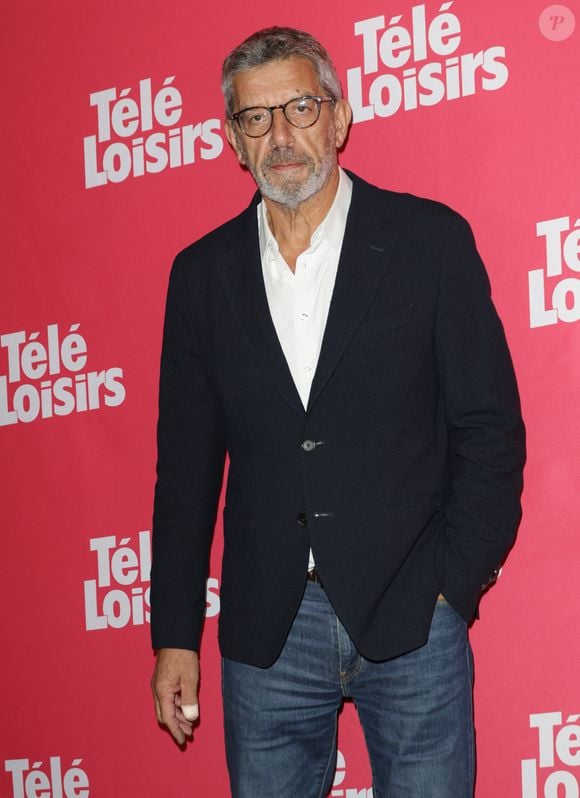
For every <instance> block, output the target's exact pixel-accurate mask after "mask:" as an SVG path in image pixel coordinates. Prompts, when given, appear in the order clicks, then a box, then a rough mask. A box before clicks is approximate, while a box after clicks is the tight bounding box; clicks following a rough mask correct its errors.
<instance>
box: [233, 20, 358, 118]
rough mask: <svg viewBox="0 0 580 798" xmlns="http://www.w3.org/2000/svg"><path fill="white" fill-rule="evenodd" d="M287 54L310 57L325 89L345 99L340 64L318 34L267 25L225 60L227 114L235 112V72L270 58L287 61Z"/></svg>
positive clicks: (289, 55) (335, 97)
mask: <svg viewBox="0 0 580 798" xmlns="http://www.w3.org/2000/svg"><path fill="white" fill-rule="evenodd" d="M287 58H307V59H308V60H309V61H310V62H311V64H312V66H313V67H314V69H315V70H316V75H317V77H318V80H319V82H320V85H321V86H322V88H323V89H324V91H325V92H327V93H328V94H329V95H330V96H331V97H332V98H333V99H335V100H340V99H341V97H342V89H341V86H340V80H339V79H338V75H337V72H336V68H335V66H334V64H333V63H332V59H331V58H330V56H329V55H328V52H327V51H326V50H325V48H324V47H323V46H322V45H321V44H320V42H319V41H317V40H316V39H315V38H314V36H311V34H310V33H306V32H305V31H302V30H296V29H295V28H279V27H273V28H264V30H260V31H257V32H256V33H253V34H252V35H251V36H249V37H248V38H247V39H246V40H245V41H243V42H242V43H241V44H239V45H238V46H237V47H236V48H234V49H233V50H232V52H231V53H230V54H229V55H228V57H227V58H226V60H225V61H224V63H223V67H222V92H223V95H224V100H225V104H226V116H227V117H230V116H231V115H232V114H233V112H234V89H233V86H232V78H233V77H234V75H237V74H238V73H239V72H244V71H245V70H247V69H252V68H253V67H257V66H262V64H267V63H268V62H270V61H283V60H285V59H287Z"/></svg>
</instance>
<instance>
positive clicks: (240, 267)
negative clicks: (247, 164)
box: [219, 198, 305, 415]
mask: <svg viewBox="0 0 580 798" xmlns="http://www.w3.org/2000/svg"><path fill="white" fill-rule="evenodd" d="M256 204H257V203H256V198H254V201H253V202H252V204H251V205H250V207H249V208H248V209H247V210H246V211H245V212H244V213H243V214H242V215H241V216H240V217H239V221H240V230H239V233H238V235H236V236H235V239H234V240H233V241H232V249H231V250H230V252H229V253H228V255H227V256H226V257H225V258H223V259H222V261H221V262H220V264H219V267H220V273H221V277H222V282H223V286H224V289H225V292H226V294H227V296H228V299H229V301H230V304H231V307H232V310H233V312H234V315H235V316H236V317H237V320H238V323H239V324H240V327H241V328H242V329H243V331H244V332H245V333H246V335H247V336H248V338H249V340H250V343H251V345H252V347H253V349H254V352H255V354H256V356H257V358H258V360H259V361H260V363H261V364H262V367H263V369H264V371H265V372H266V374H267V375H268V377H269V378H270V380H271V381H272V382H273V384H274V386H275V387H276V389H277V390H278V391H279V393H280V394H281V396H282V397H283V398H284V399H285V400H286V402H287V403H288V404H289V405H290V407H292V409H293V410H294V411H295V412H296V413H298V414H299V415H304V413H305V410H304V406H303V404H302V401H301V399H300V396H299V394H298V391H297V390H296V386H295V385H294V380H293V379H292V375H291V374H290V369H289V368H288V363H287V362H286V358H285V356H284V352H283V351H282V347H281V346H280V341H279V340H278V335H277V333H276V328H275V327H274V322H273V321H272V316H271V314H270V308H269V307H268V299H267V297H266V288H265V286H264V278H263V275H262V264H261V260H260V245H259V241H258V225H257V221H256Z"/></svg>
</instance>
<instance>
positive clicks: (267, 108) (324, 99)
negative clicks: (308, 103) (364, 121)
mask: <svg viewBox="0 0 580 798" xmlns="http://www.w3.org/2000/svg"><path fill="white" fill-rule="evenodd" d="M300 100H314V101H315V103H316V110H317V114H316V119H314V120H313V121H312V122H309V123H308V124H307V125H302V126H301V125H297V124H296V123H295V122H293V121H292V120H291V119H288V117H287V116H286V108H287V106H289V105H290V104H291V103H295V102H296V101H300ZM335 102H336V100H335V98H334V97H316V96H314V95H313V94H304V95H303V96H302V97H292V99H291V100H288V102H286V103H280V104H279V105H250V106H249V107H248V108H242V109H241V111H237V112H236V113H235V114H232V115H231V116H230V117H229V118H230V120H231V121H232V122H234V121H235V122H237V123H238V127H239V128H240V130H241V131H242V133H243V134H244V136H248V138H251V139H260V138H262V136H265V135H266V134H267V133H269V132H270V130H271V129H272V125H273V124H274V111H276V110H277V109H278V108H279V109H280V110H281V111H282V113H283V114H284V119H285V120H286V121H287V122H288V124H290V125H292V127H295V128H297V129H298V130H307V129H308V128H309V127H312V126H313V125H315V124H316V123H317V122H318V120H319V119H320V109H321V108H322V103H335ZM257 110H262V111H269V113H270V124H269V125H268V127H267V128H266V130H265V131H264V132H263V133H259V134H258V135H253V134H252V133H248V132H247V131H245V130H244V128H243V127H242V123H241V122H240V116H241V115H242V114H245V113H246V112H247V111H257Z"/></svg>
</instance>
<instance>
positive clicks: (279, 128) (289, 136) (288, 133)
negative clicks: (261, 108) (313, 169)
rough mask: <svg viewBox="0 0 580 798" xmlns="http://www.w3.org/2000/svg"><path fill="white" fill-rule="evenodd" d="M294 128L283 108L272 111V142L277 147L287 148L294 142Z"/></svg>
mask: <svg viewBox="0 0 580 798" xmlns="http://www.w3.org/2000/svg"><path fill="white" fill-rule="evenodd" d="M293 130H294V128H293V127H292V125H291V124H290V122H289V121H288V120H287V119H286V117H285V116H284V112H283V111H282V109H281V108H276V109H275V110H274V111H272V127H271V128H270V141H271V142H272V144H274V145H275V146H276V147H283V146H287V145H288V144H290V143H292V142H293V141H294V133H293V132H292V131H293Z"/></svg>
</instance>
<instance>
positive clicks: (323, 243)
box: [258, 169, 352, 568]
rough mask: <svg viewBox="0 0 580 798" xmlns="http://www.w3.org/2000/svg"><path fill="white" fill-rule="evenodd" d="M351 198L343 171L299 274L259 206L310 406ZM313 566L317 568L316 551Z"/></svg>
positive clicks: (272, 277)
mask: <svg viewBox="0 0 580 798" xmlns="http://www.w3.org/2000/svg"><path fill="white" fill-rule="evenodd" d="M351 196H352V180H351V179H350V178H349V177H348V175H347V174H345V173H344V172H343V171H342V169H340V178H339V184H338V189H337V192H336V196H335V198H334V201H333V203H332V205H331V207H330V210H329V211H328V213H327V214H326V216H325V217H324V219H323V221H322V222H321V224H320V225H319V226H318V227H317V228H316V230H315V231H314V233H313V234H312V238H311V239H310V246H309V247H308V249H306V250H305V251H304V252H302V253H301V254H300V255H299V256H298V259H297V261H296V269H295V271H294V272H292V270H291V269H290V267H289V266H288V264H287V263H286V261H285V260H284V258H283V257H282V254H281V253H280V249H279V247H278V242H277V241H276V239H275V238H274V236H273V234H272V231H271V230H270V226H269V224H268V215H267V211H266V206H265V203H264V202H261V203H260V204H259V205H258V232H259V240H260V257H261V260H262V273H263V275H264V285H265V287H266V297H267V299H268V306H269V308H270V314H271V316H272V321H273V322H274V327H275V328H276V333H277V334H278V340H279V341H280V345H281V347H282V351H283V352H284V356H285V358H286V362H287V363H288V368H289V369H290V373H291V375H292V379H293V380H294V384H295V385H296V389H297V390H298V393H299V395H300V398H301V400H302V404H303V405H304V408H305V409H306V407H307V406H308V397H309V396H310V388H311V386H312V379H313V377H314V372H315V371H316V366H317V364H318V357H319V355H320V348H321V346H322V338H323V335H324V329H325V327H326V320H327V318H328V309H329V307H330V300H331V298H332V292H333V290H334V283H335V280H336V273H337V270H338V261H339V258H340V250H341V248H342V240H343V238H344V231H345V227H346V218H347V215H348V210H349V207H350V200H351ZM308 567H309V568H313V567H314V558H313V557H312V552H310V562H309V566H308Z"/></svg>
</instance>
